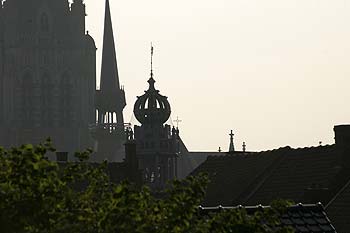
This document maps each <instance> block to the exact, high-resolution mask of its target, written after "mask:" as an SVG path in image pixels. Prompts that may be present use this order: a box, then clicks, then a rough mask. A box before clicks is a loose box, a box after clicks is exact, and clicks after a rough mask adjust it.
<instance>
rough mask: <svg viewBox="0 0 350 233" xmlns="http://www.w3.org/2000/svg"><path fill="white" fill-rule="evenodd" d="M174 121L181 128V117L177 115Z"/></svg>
mask: <svg viewBox="0 0 350 233" xmlns="http://www.w3.org/2000/svg"><path fill="white" fill-rule="evenodd" d="M174 122H175V123H176V128H179V123H181V122H182V120H180V119H179V117H178V116H177V117H176V120H174Z"/></svg>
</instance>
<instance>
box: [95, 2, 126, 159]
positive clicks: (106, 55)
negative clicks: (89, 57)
mask: <svg viewBox="0 0 350 233" xmlns="http://www.w3.org/2000/svg"><path fill="white" fill-rule="evenodd" d="M125 105H126V101H125V92H124V89H123V88H121V87H120V84H119V75H118V67H117V58H116V52H115V44H114V36H113V28H112V20H111V12H110V8H109V0H106V10H105V22H104V35H103V50H102V67H101V81H100V90H98V91H97V96H96V109H97V110H98V120H97V129H96V132H93V133H94V135H95V138H96V139H97V144H98V145H97V154H98V156H99V159H101V160H103V159H105V158H107V159H108V160H109V161H118V162H119V161H122V159H123V158H124V153H123V152H122V151H121V150H123V148H124V147H123V144H124V142H125V138H126V136H125V131H124V118H123V109H124V107H125Z"/></svg>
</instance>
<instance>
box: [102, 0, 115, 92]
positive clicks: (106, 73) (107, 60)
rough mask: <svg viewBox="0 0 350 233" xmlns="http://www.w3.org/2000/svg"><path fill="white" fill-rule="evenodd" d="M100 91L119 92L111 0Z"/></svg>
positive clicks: (105, 23) (106, 17)
mask: <svg viewBox="0 0 350 233" xmlns="http://www.w3.org/2000/svg"><path fill="white" fill-rule="evenodd" d="M100 89H101V92H102V94H107V93H115V92H116V91H118V92H119V89H120V87H119V75H118V67H117V58H116V52H115V44H114V36H113V27H112V19H111V12H110V7H109V0H106V9H105V22H104V35H103V51H102V66H101V82H100Z"/></svg>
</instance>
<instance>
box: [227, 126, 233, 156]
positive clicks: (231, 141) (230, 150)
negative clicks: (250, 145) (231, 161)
mask: <svg viewBox="0 0 350 233" xmlns="http://www.w3.org/2000/svg"><path fill="white" fill-rule="evenodd" d="M229 135H230V147H229V150H228V152H231V153H233V152H234V151H235V146H234V144H233V136H234V134H233V130H231V133H230V134H229Z"/></svg>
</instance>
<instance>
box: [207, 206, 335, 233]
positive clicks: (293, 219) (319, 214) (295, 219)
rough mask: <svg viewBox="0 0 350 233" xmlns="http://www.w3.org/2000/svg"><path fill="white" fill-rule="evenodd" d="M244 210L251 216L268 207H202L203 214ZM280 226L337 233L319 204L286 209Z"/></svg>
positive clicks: (303, 232)
mask: <svg viewBox="0 0 350 233" xmlns="http://www.w3.org/2000/svg"><path fill="white" fill-rule="evenodd" d="M231 208H244V209H245V210H246V211H247V213H248V214H253V213H255V212H257V211H259V210H260V209H261V208H270V207H269V206H247V207H238V206H237V207H221V206H220V207H204V208H202V211H203V212H204V213H208V212H217V211H221V210H223V209H231ZM279 218H280V222H281V225H282V226H289V227H291V228H293V229H294V230H295V232H296V233H314V232H320V233H321V232H322V233H326V232H327V233H328V232H329V233H335V232H337V231H336V230H335V228H334V226H333V225H332V223H331V221H330V219H329V218H328V217H327V214H326V212H325V210H324V208H323V206H322V205H321V204H316V205H302V204H298V205H295V206H291V207H288V208H287V210H286V212H285V213H284V214H282V215H281V216H279Z"/></svg>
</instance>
